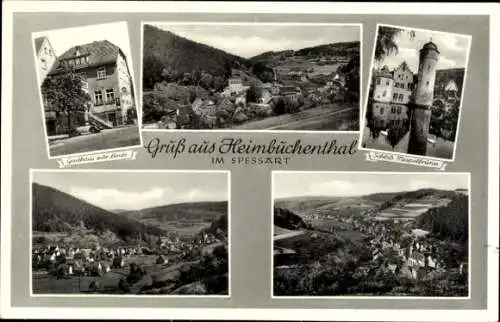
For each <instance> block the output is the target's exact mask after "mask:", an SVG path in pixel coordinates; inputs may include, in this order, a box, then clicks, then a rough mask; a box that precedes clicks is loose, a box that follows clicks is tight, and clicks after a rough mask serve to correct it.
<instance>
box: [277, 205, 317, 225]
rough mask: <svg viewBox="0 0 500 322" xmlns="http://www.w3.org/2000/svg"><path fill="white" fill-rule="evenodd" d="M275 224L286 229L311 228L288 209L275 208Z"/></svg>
mask: <svg viewBox="0 0 500 322" xmlns="http://www.w3.org/2000/svg"><path fill="white" fill-rule="evenodd" d="M274 224H275V225H276V226H279V227H282V228H286V229H292V230H295V229H301V228H309V227H310V226H309V225H308V224H307V223H306V222H305V221H304V220H302V218H300V216H297V215H296V214H294V213H293V212H291V211H290V210H288V209H283V208H278V207H274Z"/></svg>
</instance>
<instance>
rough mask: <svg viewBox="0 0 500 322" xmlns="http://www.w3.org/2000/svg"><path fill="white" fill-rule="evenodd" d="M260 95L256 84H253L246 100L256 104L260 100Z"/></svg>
mask: <svg viewBox="0 0 500 322" xmlns="http://www.w3.org/2000/svg"><path fill="white" fill-rule="evenodd" d="M259 96H260V93H259V90H258V89H257V86H255V84H252V85H251V86H250V88H249V89H248V90H247V94H246V99H247V103H255V102H257V100H258V99H259Z"/></svg>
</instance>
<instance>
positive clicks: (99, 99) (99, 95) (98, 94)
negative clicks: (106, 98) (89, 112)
mask: <svg viewBox="0 0 500 322" xmlns="http://www.w3.org/2000/svg"><path fill="white" fill-rule="evenodd" d="M94 98H95V105H102V104H103V103H104V102H103V101H102V91H95V92H94Z"/></svg>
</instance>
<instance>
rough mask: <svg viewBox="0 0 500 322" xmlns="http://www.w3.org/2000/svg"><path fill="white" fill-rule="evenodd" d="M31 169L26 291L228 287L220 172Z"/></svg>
mask: <svg viewBox="0 0 500 322" xmlns="http://www.w3.org/2000/svg"><path fill="white" fill-rule="evenodd" d="M31 176H32V177H31V178H32V180H31V182H32V183H31V184H32V187H31V189H32V190H31V198H32V211H31V225H32V236H31V242H32V245H31V247H32V254H31V272H32V274H31V275H32V294H33V295H47V294H49V295H51V294H79V295H85V294H94V295H95V294H107V295H137V296H141V295H171V296H187V295H189V296H222V297H227V296H229V249H228V243H229V240H228V239H229V238H228V231H229V227H228V216H229V213H228V211H229V210H228V202H229V174H228V173H226V172H215V171H207V172H169V171H162V172H159V171H158V172H154V171H112V170H106V171H95V170H83V171H82V170H74V171H71V170H69V171H65V170H33V171H32V173H31ZM131 182H133V184H132V185H131V184H130V183H131Z"/></svg>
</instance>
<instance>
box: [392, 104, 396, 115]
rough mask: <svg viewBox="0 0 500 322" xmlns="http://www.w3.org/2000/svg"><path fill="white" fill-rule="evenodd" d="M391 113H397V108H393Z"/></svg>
mask: <svg viewBox="0 0 500 322" xmlns="http://www.w3.org/2000/svg"><path fill="white" fill-rule="evenodd" d="M391 113H393V114H394V113H396V108H395V107H394V106H393V107H391Z"/></svg>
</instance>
